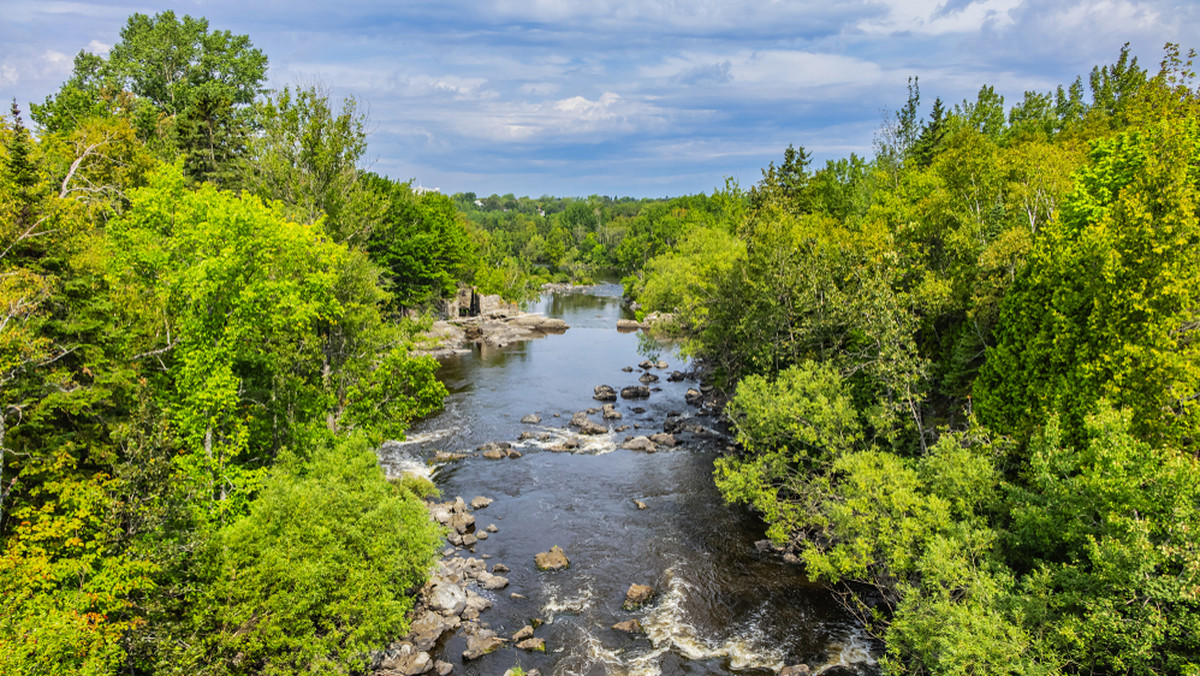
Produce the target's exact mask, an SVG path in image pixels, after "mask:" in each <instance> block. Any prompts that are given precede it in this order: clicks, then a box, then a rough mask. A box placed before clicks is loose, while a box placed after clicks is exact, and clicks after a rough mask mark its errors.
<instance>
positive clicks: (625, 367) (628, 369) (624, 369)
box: [621, 366, 633, 373]
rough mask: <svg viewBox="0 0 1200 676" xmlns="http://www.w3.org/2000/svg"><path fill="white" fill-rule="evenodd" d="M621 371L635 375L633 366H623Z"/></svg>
mask: <svg viewBox="0 0 1200 676" xmlns="http://www.w3.org/2000/svg"><path fill="white" fill-rule="evenodd" d="M621 370H622V371H624V372H625V373H633V367H632V366H622V367H621Z"/></svg>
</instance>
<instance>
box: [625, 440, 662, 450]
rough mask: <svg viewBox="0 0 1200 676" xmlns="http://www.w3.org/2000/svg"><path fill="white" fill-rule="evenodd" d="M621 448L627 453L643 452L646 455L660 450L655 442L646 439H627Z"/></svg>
mask: <svg viewBox="0 0 1200 676" xmlns="http://www.w3.org/2000/svg"><path fill="white" fill-rule="evenodd" d="M621 448H623V449H625V450H626V451H642V452H645V453H653V452H655V451H657V450H658V446H657V445H655V443H654V442H653V441H650V440H649V439H647V438H646V437H634V438H632V439H626V440H625V443H623V444H621Z"/></svg>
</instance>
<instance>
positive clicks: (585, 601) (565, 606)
mask: <svg viewBox="0 0 1200 676" xmlns="http://www.w3.org/2000/svg"><path fill="white" fill-rule="evenodd" d="M545 591H546V602H545V603H544V604H542V613H543V614H544V615H545V617H546V622H547V624H549V623H552V622H554V618H555V616H556V615H558V614H560V613H570V614H573V615H578V614H579V613H582V612H584V611H585V610H588V609H589V608H591V607H592V596H593V595H592V588H591V586H590V585H585V586H584V587H583V589H581V590H580V591H578V592H576V593H575V594H572V595H564V594H563V592H562V591H561V590H560V589H559V588H558V587H556V586H554V585H546V587H545Z"/></svg>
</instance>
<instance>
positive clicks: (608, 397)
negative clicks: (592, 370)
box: [592, 385, 617, 401]
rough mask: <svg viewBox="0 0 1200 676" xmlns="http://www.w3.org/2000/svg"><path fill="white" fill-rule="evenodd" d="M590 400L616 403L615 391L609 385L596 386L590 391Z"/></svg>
mask: <svg viewBox="0 0 1200 676" xmlns="http://www.w3.org/2000/svg"><path fill="white" fill-rule="evenodd" d="M592 399H595V400H596V401H616V400H617V391H616V390H614V389H613V388H612V386H611V385H597V386H596V388H595V389H594V390H592Z"/></svg>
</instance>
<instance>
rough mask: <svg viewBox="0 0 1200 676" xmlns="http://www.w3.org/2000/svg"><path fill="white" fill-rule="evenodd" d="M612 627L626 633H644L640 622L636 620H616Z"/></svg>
mask: <svg viewBox="0 0 1200 676" xmlns="http://www.w3.org/2000/svg"><path fill="white" fill-rule="evenodd" d="M612 628H613V629H616V630H617V631H623V632H625V633H626V634H644V633H646V632H645V631H644V630H643V629H642V623H641V622H638V621H637V620H625V621H624V622H618V623H616V624H614V625H613V626H612Z"/></svg>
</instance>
